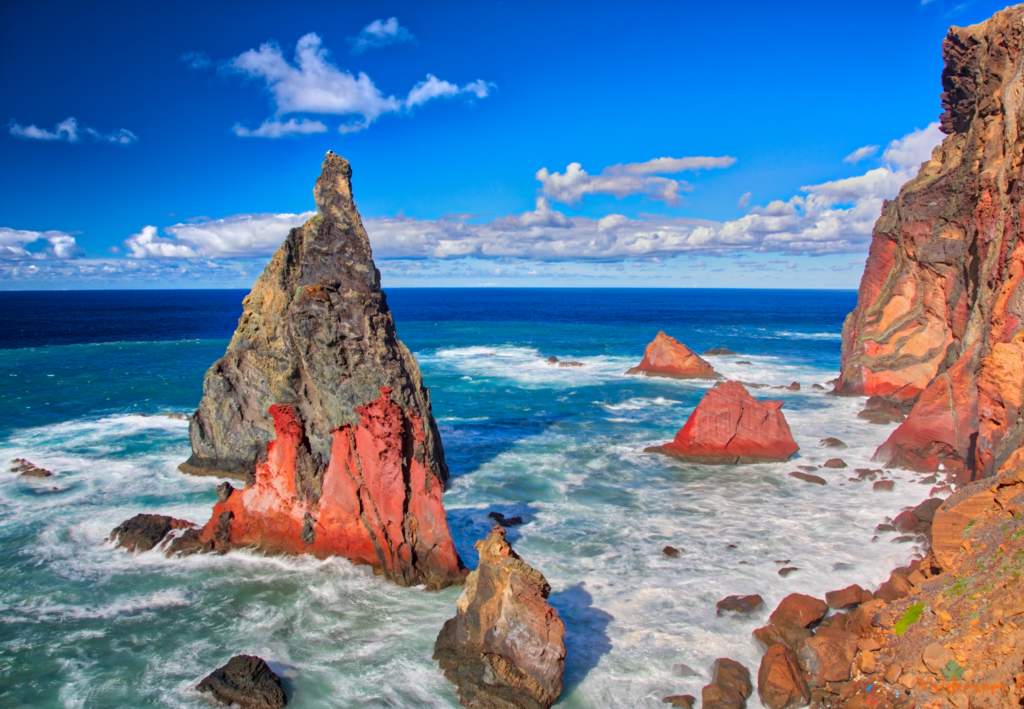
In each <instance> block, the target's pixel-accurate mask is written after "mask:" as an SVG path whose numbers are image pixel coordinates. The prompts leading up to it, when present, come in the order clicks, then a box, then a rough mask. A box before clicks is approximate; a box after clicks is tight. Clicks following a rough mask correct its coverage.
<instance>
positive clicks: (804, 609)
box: [769, 593, 828, 628]
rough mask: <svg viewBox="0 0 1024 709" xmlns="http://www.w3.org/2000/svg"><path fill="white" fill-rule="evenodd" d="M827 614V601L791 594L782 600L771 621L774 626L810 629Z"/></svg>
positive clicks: (800, 594) (770, 618)
mask: <svg viewBox="0 0 1024 709" xmlns="http://www.w3.org/2000/svg"><path fill="white" fill-rule="evenodd" d="M826 613H828V604H827V603H825V601H822V600H820V599H818V598H814V597H813V596H805V595H804V594H802V593H791V594H789V595H788V596H786V597H785V598H783V599H782V602H781V603H779V607H778V608H776V609H775V612H774V613H772V614H771V616H770V617H769V620H770V621H771V622H772V623H773V624H774V625H781V626H785V627H790V628H808V627H810V626H812V625H814V624H815V623H817V622H818V621H819V620H821V619H822V618H824V617H825V614H826Z"/></svg>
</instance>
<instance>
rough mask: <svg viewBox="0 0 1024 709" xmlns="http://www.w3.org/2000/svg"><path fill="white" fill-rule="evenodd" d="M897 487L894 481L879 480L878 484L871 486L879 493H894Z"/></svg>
mask: <svg viewBox="0 0 1024 709" xmlns="http://www.w3.org/2000/svg"><path fill="white" fill-rule="evenodd" d="M895 485H896V483H895V482H893V481H892V480H879V481H878V482H876V483H874V484H872V485H871V489H872V490H877V491H879V492H892V489H893V487H894V486H895Z"/></svg>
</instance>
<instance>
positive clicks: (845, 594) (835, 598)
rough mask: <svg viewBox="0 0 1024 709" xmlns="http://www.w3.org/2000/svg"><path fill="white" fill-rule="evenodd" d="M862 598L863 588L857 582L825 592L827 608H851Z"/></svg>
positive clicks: (858, 603)
mask: <svg viewBox="0 0 1024 709" xmlns="http://www.w3.org/2000/svg"><path fill="white" fill-rule="evenodd" d="M863 600H864V589H862V588H861V587H860V586H858V585H857V584H853V585H852V586H847V587H846V588H843V589H840V590H838V591H829V592H828V593H826V594H825V603H827V604H828V607H829V608H853V607H854V606H859V605H860V604H861V603H862V602H863Z"/></svg>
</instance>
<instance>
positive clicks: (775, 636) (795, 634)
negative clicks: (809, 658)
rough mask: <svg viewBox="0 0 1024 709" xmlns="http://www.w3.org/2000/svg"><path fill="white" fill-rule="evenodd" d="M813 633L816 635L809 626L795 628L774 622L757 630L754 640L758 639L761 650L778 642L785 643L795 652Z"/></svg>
mask: <svg viewBox="0 0 1024 709" xmlns="http://www.w3.org/2000/svg"><path fill="white" fill-rule="evenodd" d="M812 635H814V633H813V632H812V631H810V630H808V629H807V628H794V627H790V626H784V625H775V624H774V623H772V624H770V625H766V626H764V627H763V628H758V629H757V630H755V631H754V640H756V641H757V644H758V645H759V646H760V648H761V650H767V649H768V648H770V647H771V646H772V645H775V644H777V643H778V644H781V645H785V646H786V647H788V648H789V649H790V650H792V651H793V652H794V653H795V652H796V649H797V648H798V647H799V646H800V643H802V642H803V641H804V640H806V639H807V638H809V637H811V636H812Z"/></svg>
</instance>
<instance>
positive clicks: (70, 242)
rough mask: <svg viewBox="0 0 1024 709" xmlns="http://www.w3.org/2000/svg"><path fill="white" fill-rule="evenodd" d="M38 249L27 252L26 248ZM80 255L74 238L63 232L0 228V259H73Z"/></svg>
mask: <svg viewBox="0 0 1024 709" xmlns="http://www.w3.org/2000/svg"><path fill="white" fill-rule="evenodd" d="M29 246H33V247H38V248H34V249H33V250H29V249H28V248H27V247H29ZM81 254H82V249H81V247H79V246H78V244H77V243H76V242H75V237H73V236H71V235H70V234H68V233H66V232H63V231H26V230H24V229H10V228H8V227H0V259H5V260H16V259H17V260H21V259H61V260H64V259H73V258H77V257H78V256H80V255H81Z"/></svg>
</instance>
